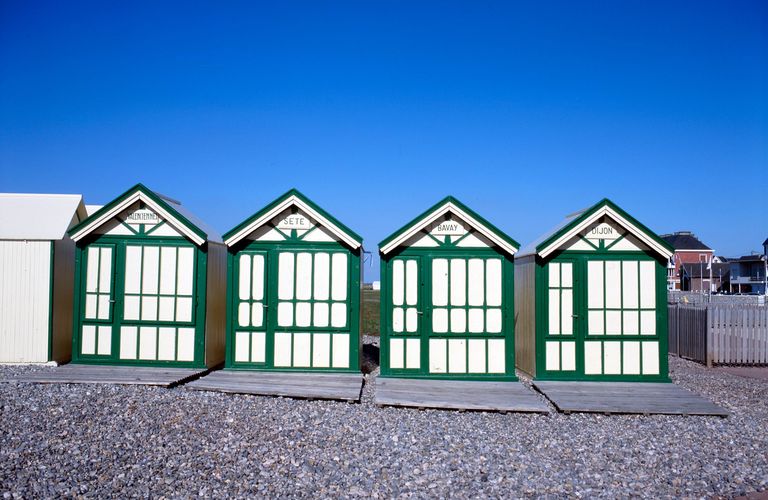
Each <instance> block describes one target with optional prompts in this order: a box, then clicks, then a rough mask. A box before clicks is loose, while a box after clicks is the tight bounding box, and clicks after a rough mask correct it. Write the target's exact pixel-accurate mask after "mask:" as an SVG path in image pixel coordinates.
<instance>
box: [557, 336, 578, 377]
mask: <svg viewBox="0 0 768 500" xmlns="http://www.w3.org/2000/svg"><path fill="white" fill-rule="evenodd" d="M560 357H561V363H560V365H561V366H560V368H561V369H562V370H563V371H575V370H576V342H561V343H560Z"/></svg>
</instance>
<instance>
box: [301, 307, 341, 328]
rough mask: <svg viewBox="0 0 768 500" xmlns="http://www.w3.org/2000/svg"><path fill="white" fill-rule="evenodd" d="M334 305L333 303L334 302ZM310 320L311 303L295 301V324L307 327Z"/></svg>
mask: <svg viewBox="0 0 768 500" xmlns="http://www.w3.org/2000/svg"><path fill="white" fill-rule="evenodd" d="M334 305H335V304H334ZM311 322H312V304H310V303H309V302H297V303H296V326H300V327H307V326H309V325H310V323H311Z"/></svg>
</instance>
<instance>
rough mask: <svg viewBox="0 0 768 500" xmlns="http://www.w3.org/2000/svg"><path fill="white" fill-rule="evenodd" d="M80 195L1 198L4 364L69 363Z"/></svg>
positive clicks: (0, 339)
mask: <svg viewBox="0 0 768 500" xmlns="http://www.w3.org/2000/svg"><path fill="white" fill-rule="evenodd" d="M85 218H86V210H85V205H83V197H82V196H81V195H69V194H15V193H0V276H1V277H2V279H0V363H45V362H48V361H56V362H59V363H61V362H66V361H69V359H70V356H71V351H72V292H73V286H74V267H75V244H74V242H73V241H72V240H71V239H70V238H69V236H68V235H67V230H68V229H69V228H70V227H72V226H74V225H75V224H77V223H79V222H80V221H81V220H83V219H85Z"/></svg>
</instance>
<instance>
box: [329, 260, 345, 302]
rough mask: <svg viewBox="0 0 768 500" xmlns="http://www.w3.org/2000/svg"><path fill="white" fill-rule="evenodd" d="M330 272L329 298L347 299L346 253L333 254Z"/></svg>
mask: <svg viewBox="0 0 768 500" xmlns="http://www.w3.org/2000/svg"><path fill="white" fill-rule="evenodd" d="M331 273H332V277H331V299H333V300H347V254H345V253H334V254H333V256H332V257H331Z"/></svg>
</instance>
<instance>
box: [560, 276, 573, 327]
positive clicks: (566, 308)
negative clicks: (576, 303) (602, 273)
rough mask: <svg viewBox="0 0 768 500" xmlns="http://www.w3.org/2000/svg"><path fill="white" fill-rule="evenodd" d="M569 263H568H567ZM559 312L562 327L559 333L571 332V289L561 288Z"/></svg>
mask: <svg viewBox="0 0 768 500" xmlns="http://www.w3.org/2000/svg"><path fill="white" fill-rule="evenodd" d="M569 265H570V264H569ZM560 300H561V304H560V307H561V314H562V328H561V329H560V333H562V334H563V335H572V334H573V290H571V289H563V290H562V293H561V297H560Z"/></svg>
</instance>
